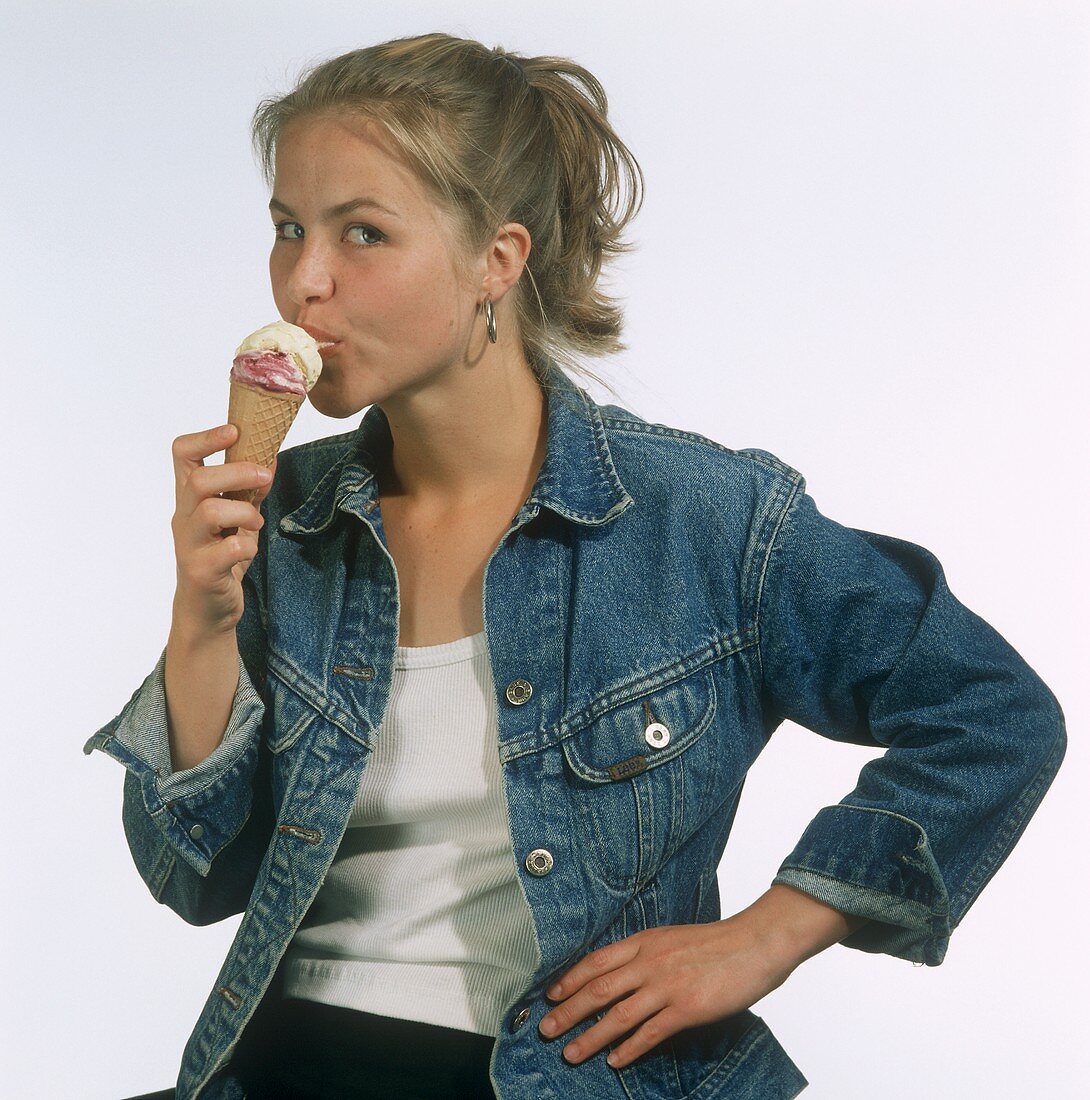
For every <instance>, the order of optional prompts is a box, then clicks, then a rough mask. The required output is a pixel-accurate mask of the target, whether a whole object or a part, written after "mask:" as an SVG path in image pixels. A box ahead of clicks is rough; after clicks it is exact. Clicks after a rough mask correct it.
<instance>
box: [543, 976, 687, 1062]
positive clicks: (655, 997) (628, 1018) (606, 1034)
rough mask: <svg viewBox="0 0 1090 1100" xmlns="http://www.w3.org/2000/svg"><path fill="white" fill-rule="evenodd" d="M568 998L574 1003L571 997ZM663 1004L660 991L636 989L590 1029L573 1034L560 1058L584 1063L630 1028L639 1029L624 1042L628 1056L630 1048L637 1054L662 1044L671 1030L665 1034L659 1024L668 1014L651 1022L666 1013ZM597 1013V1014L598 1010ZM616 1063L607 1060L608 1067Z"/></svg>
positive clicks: (629, 1059) (667, 1017) (663, 997)
mask: <svg viewBox="0 0 1090 1100" xmlns="http://www.w3.org/2000/svg"><path fill="white" fill-rule="evenodd" d="M572 999H573V1000H574V998H572ZM667 1003H668V1002H667V1000H666V997H665V996H664V994H663V993H662V992H661V991H660V990H655V989H653V988H639V989H637V990H636V992H634V993H632V995H631V996H629V997H625V998H624V999H623V1000H620V1001H618V1002H617V1003H616V1004H614V1005H612V1006H611V1007H610V1008H609V1009H608V1011H607V1012H606V1013H605V1015H604V1016H602V1018H601V1019H600V1020H598V1021H597V1022H596V1023H595V1024H594V1026H593V1027H590V1028H587V1030H586V1031H584V1032H581V1033H580V1034H579V1035H576V1036H575V1037H574V1038H573V1039H572V1040H571V1041H570V1042H569V1043H568V1044H567V1045H566V1046H565V1047H564V1050H563V1052H562V1053H563V1055H564V1058H565V1059H566V1060H567V1061H568V1062H571V1063H572V1064H573V1065H575V1064H576V1063H578V1062H584V1061H586V1059H588V1058H590V1057H591V1056H592V1055H594V1054H597V1053H598V1051H600V1050H603V1049H604V1048H605V1047H607V1046H609V1045H610V1044H611V1043H614V1042H616V1041H617V1040H618V1039H621V1038H624V1037H625V1036H629V1035H630V1033H631V1032H632V1030H633V1029H634V1028H639V1030H638V1031H637V1032H636V1033H635V1034H634V1035H631V1036H630V1037H629V1038H628V1039H627V1041H626V1042H625V1044H624V1048H625V1050H624V1052H623V1053H624V1054H625V1055H628V1054H629V1052H630V1051H631V1050H632V1049H634V1048H640V1053H643V1051H645V1050H650V1049H651V1047H653V1046H656V1045H658V1043H660V1042H662V1040H663V1039H665V1038H666V1036H667V1035H668V1034H673V1031H669V1032H665V1031H663V1030H662V1023H665V1022H669V1020H670V1016H669V1014H667V1016H666V1021H662V1023H656V1022H655V1021H657V1020H659V1018H660V1017H661V1016H662V1015H663V1014H664V1012H665V1011H667V1009H666V1006H667ZM599 1012H601V1009H600V1008H599ZM586 1015H588V1013H586V1012H584V1013H581V1014H580V1017H581V1018H582V1017H583V1016H586ZM641 1024H642V1025H643V1026H642V1027H641V1026H640V1025H641ZM673 1030H675V1031H676V1030H677V1029H676V1028H674V1029H673ZM614 1053H617V1052H616V1051H615V1052H614ZM611 1057H612V1056H611ZM626 1060H627V1061H631V1057H627V1059H626ZM616 1064H617V1063H616V1060H611V1061H610V1065H611V1066H612V1065H616Z"/></svg>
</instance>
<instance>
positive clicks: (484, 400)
mask: <svg viewBox="0 0 1090 1100" xmlns="http://www.w3.org/2000/svg"><path fill="white" fill-rule="evenodd" d="M382 411H383V412H384V413H385V414H386V419H387V421H388V422H389V425H390V433H391V436H392V438H393V447H392V449H391V451H390V455H389V458H388V460H387V461H386V463H384V465H383V468H382V469H381V470H380V471H379V473H378V480H379V492H380V495H381V496H383V497H387V498H389V497H394V496H396V497H400V498H401V501H402V503H404V504H406V505H410V506H413V507H420V508H425V509H433V508H434V509H435V510H443V511H446V510H449V509H452V508H460V507H464V506H465V507H471V506H475V505H479V504H481V503H482V502H486V501H487V502H498V501H500V500H504V499H506V498H508V497H511V498H517V500H518V501H522V500H525V499H526V497H527V496H529V494H530V491H531V490H532V489H533V486H534V482H535V481H536V480H537V475H538V472H539V470H540V469H541V464H542V462H544V459H545V450H546V442H547V437H548V432H547V428H548V405H547V400H546V397H545V393H544V391H543V390H542V389H541V386H540V385H539V383H538V381H537V379H536V378H535V376H534V374H533V371H532V370H531V369H530V365H529V363H527V362H526V359H525V358H524V357H523V356H521V355H519V356H518V357H517V358H501V357H500V356H498V355H497V356H495V357H494V358H493V357H491V356H488V355H485V356H483V357H482V358H481V359H480V360H479V361H478V362H477V363H475V364H474V365H473V366H464V367H462V368H459V369H456V370H451V371H449V372H447V374H446V375H445V376H444V377H443V378H442V379H440V380H438V381H437V382H436V383H435V384H433V385H431V386H428V387H427V388H426V389H421V390H418V391H415V392H413V393H405V394H398V395H397V396H396V397H392V398H389V399H387V400H385V401H383V403H382Z"/></svg>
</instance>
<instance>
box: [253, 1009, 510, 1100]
mask: <svg viewBox="0 0 1090 1100" xmlns="http://www.w3.org/2000/svg"><path fill="white" fill-rule="evenodd" d="M494 1044H495V1039H493V1038H492V1037H491V1036H489V1035H479V1034H476V1033H474V1032H469V1031H461V1030H459V1029H457V1028H450V1027H436V1026H435V1025H433V1024H422V1023H418V1022H416V1021H415V1020H399V1019H395V1018H394V1017H391V1016H377V1015H373V1014H371V1013H370V1012H358V1011H356V1010H355V1009H350V1008H339V1007H337V1006H336V1005H327V1004H321V1003H319V1002H317V1001H307V1000H302V999H299V998H294V997H289V998H286V999H282V998H279V997H277V996H275V995H274V996H273V997H266V998H264V999H263V1000H262V1002H261V1004H260V1005H258V1007H257V1010H256V1011H255V1012H254V1017H253V1019H252V1020H251V1021H250V1022H249V1024H248V1025H247V1027H246V1029H245V1031H244V1032H243V1034H242V1036H241V1038H240V1039H239V1043H238V1046H237V1047H236V1048H235V1051H234V1053H233V1054H232V1057H231V1072H232V1073H233V1074H234V1075H235V1076H237V1077H238V1078H239V1080H240V1081H241V1082H242V1083H243V1085H244V1087H245V1089H246V1097H247V1100H367V1098H370V1097H375V1098H383V1100H386V1098H389V1100H395V1098H396V1100H495V1093H494V1092H493V1090H492V1085H491V1082H490V1081H489V1079H488V1063H489V1060H490V1059H491V1057H492V1047H493V1046H494Z"/></svg>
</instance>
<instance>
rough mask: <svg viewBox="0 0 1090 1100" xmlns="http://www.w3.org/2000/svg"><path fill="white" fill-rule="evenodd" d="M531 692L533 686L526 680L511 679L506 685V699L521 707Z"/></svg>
mask: <svg viewBox="0 0 1090 1100" xmlns="http://www.w3.org/2000/svg"><path fill="white" fill-rule="evenodd" d="M533 694H534V686H533V684H531V683H530V682H529V681H528V680H512V681H511V683H509V684H508V685H507V691H506V695H507V701H508V702H509V703H513V704H514V705H515V706H516V707H521V706H522V704H523V703H525V702H526V701H527V700H528V699H529V698H530V696H531V695H533Z"/></svg>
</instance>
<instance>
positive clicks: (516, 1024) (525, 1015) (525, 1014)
mask: <svg viewBox="0 0 1090 1100" xmlns="http://www.w3.org/2000/svg"><path fill="white" fill-rule="evenodd" d="M529 1018H530V1009H529V1008H524V1009H522V1010H521V1011H520V1012H519V1013H518V1014H517V1015H516V1016H515V1018H514V1019H513V1020H512V1021H511V1030H512V1031H518V1029H519V1028H520V1027H522V1025H523V1024H524V1023H526V1021H527V1020H528V1019H529Z"/></svg>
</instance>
